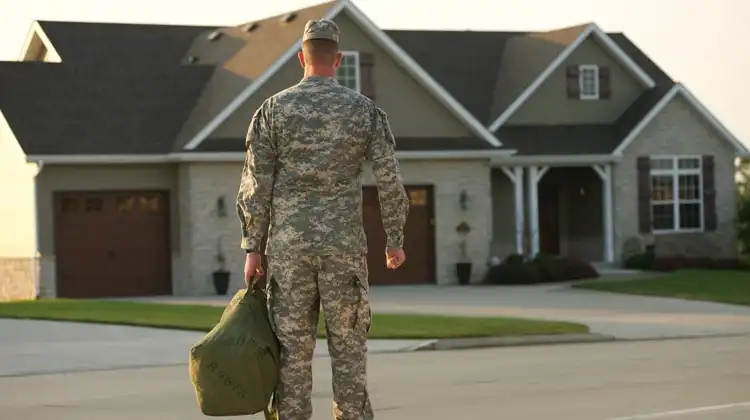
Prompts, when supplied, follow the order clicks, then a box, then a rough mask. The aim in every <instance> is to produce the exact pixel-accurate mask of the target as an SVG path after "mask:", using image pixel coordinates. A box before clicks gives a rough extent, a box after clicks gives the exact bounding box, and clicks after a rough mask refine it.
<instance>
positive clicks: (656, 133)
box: [614, 96, 737, 259]
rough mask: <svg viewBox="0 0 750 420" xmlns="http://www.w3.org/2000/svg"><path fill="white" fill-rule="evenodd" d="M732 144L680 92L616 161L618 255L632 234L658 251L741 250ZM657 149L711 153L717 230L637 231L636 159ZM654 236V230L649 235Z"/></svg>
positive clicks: (714, 253) (719, 253)
mask: <svg viewBox="0 0 750 420" xmlns="http://www.w3.org/2000/svg"><path fill="white" fill-rule="evenodd" d="M735 153H736V152H735V150H734V148H733V147H732V146H731V145H730V144H729V143H728V142H726V141H725V140H724V139H722V138H720V137H719V135H718V133H716V132H715V131H714V130H713V129H712V128H711V127H710V126H709V125H708V124H707V123H706V122H705V121H704V120H703V118H702V117H701V116H700V115H699V114H698V113H697V112H696V111H695V110H694V109H693V108H692V107H691V106H690V105H689V104H688V103H687V102H686V101H685V100H684V99H682V98H681V97H680V96H677V97H676V98H675V99H673V100H672V102H671V103H670V104H669V105H667V106H666V107H665V108H664V110H662V112H661V114H659V115H658V116H657V117H656V118H655V119H654V120H653V121H651V123H650V124H649V125H648V126H647V127H646V129H645V130H643V132H642V133H641V134H640V136H639V137H638V138H636V139H635V140H634V141H633V143H631V144H630V146H629V147H628V148H627V149H626V150H625V153H624V156H623V159H622V161H621V162H619V163H618V164H616V165H615V166H614V193H615V196H614V200H615V205H614V208H615V219H614V224H615V257H616V258H617V259H621V258H622V254H623V251H624V248H625V247H624V244H625V242H626V241H629V240H630V239H631V238H641V241H642V242H643V243H648V242H651V241H653V242H655V245H656V252H657V254H666V255H685V256H695V257H724V258H731V257H736V255H737V228H736V224H735V223H736V218H737V186H736V184H735V179H734V173H735V166H734V159H735ZM654 155H713V156H714V161H715V168H716V176H715V179H716V216H717V219H718V227H717V229H716V230H715V231H713V232H699V233H673V234H659V235H655V236H654V238H653V239H652V238H648V237H641V234H640V233H639V232H638V175H637V171H636V159H637V158H638V157H639V156H654ZM646 236H650V235H646Z"/></svg>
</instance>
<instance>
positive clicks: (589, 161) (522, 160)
mask: <svg viewBox="0 0 750 420" xmlns="http://www.w3.org/2000/svg"><path fill="white" fill-rule="evenodd" d="M621 159H622V157H621V156H615V155H611V154H603V155H601V154H600V155H515V156H505V157H501V158H494V159H492V160H491V161H490V165H491V166H493V167H501V166H514V165H544V166H577V165H596V164H602V163H616V162H618V161H620V160H621Z"/></svg>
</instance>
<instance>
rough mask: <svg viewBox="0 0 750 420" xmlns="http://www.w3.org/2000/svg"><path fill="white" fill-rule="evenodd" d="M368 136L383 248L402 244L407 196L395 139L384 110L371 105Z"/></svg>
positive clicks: (368, 157) (407, 202)
mask: <svg viewBox="0 0 750 420" xmlns="http://www.w3.org/2000/svg"><path fill="white" fill-rule="evenodd" d="M372 122H373V124H372V137H371V138H370V142H369V144H368V148H367V159H368V160H369V161H370V162H371V163H372V172H373V174H374V175H375V180H376V182H377V185H378V197H379V199H380V214H381V217H382V219H383V227H384V228H385V236H386V250H387V251H389V250H394V249H398V248H402V247H403V246H404V225H405V224H406V216H407V215H408V213H409V198H408V197H407V196H406V190H405V189H404V184H403V182H402V180H401V171H400V170H399V166H398V160H396V140H395V139H394V138H393V133H392V132H391V127H390V125H389V124H388V117H387V116H386V114H385V112H383V111H382V110H381V109H379V108H375V112H374V116H373V121H372Z"/></svg>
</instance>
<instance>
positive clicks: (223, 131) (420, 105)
mask: <svg viewBox="0 0 750 420" xmlns="http://www.w3.org/2000/svg"><path fill="white" fill-rule="evenodd" d="M335 20H336V23H337V24H338V25H339V28H340V29H341V34H342V35H341V37H342V39H341V49H342V50H353V51H361V52H370V53H372V54H373V55H374V59H375V81H376V82H375V83H376V100H377V103H378V105H380V106H381V107H382V108H383V109H384V110H385V111H386V112H387V113H388V118H389V121H390V123H391V126H392V129H393V133H394V134H395V135H396V136H397V137H466V136H473V135H472V134H471V133H470V132H469V130H468V129H467V128H466V127H465V126H464V125H463V124H462V123H461V122H460V121H459V120H458V119H457V118H456V117H454V116H453V114H451V113H450V111H448V109H446V108H445V107H444V106H443V105H441V104H440V103H439V102H438V101H437V100H436V99H435V98H434V97H433V96H432V95H431V94H430V93H429V92H427V91H426V90H425V89H424V88H423V87H422V86H421V85H420V84H419V82H417V81H416V80H414V79H413V78H412V77H411V76H410V75H409V74H408V73H407V72H406V71H405V70H404V69H403V68H402V67H400V66H399V65H398V64H397V63H396V62H395V61H394V60H393V59H392V58H390V56H389V55H388V53H387V52H386V51H385V50H383V49H382V48H380V47H379V46H377V45H376V44H375V43H374V42H373V41H372V40H371V39H369V38H368V37H367V36H366V35H365V34H364V33H363V32H362V30H361V29H359V27H358V26H357V25H356V23H354V21H352V20H351V18H349V17H348V16H346V14H345V13H342V14H341V15H339V16H338V17H337V18H336V19H335ZM301 78H302V69H301V68H300V65H299V61H298V60H297V58H296V57H294V58H292V59H291V60H290V61H289V62H288V63H287V64H286V65H284V66H283V67H282V69H281V70H280V71H279V72H278V73H276V75H274V76H273V77H272V78H271V79H270V80H269V81H268V82H267V83H266V84H265V85H264V86H263V87H262V88H261V89H260V90H259V91H258V92H256V93H255V94H253V96H252V97H251V98H250V99H249V100H248V101H247V102H245V104H243V105H242V106H241V107H240V108H239V109H238V110H237V111H236V112H235V113H234V114H233V115H232V116H231V117H229V119H227V121H225V122H224V123H223V124H222V125H221V126H220V127H219V128H218V129H217V130H216V132H215V133H214V134H213V135H212V137H232V138H244V137H245V134H246V133H247V127H248V123H249V122H250V118H251V117H252V115H253V112H254V111H255V109H257V107H258V106H259V105H260V104H261V103H262V102H263V100H265V99H266V98H268V97H269V96H272V95H273V94H275V93H276V92H278V91H280V90H283V89H285V88H287V87H289V86H291V85H293V84H295V83H297V82H298V81H299V80H300V79H301Z"/></svg>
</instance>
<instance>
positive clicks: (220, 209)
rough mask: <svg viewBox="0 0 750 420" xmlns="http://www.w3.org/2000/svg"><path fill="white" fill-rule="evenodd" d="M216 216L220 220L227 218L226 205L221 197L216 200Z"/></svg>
mask: <svg viewBox="0 0 750 420" xmlns="http://www.w3.org/2000/svg"><path fill="white" fill-rule="evenodd" d="M216 216H217V217H220V218H222V219H223V218H225V217H227V203H226V200H225V199H224V196H223V195H222V196H220V197H219V198H217V199H216Z"/></svg>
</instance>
